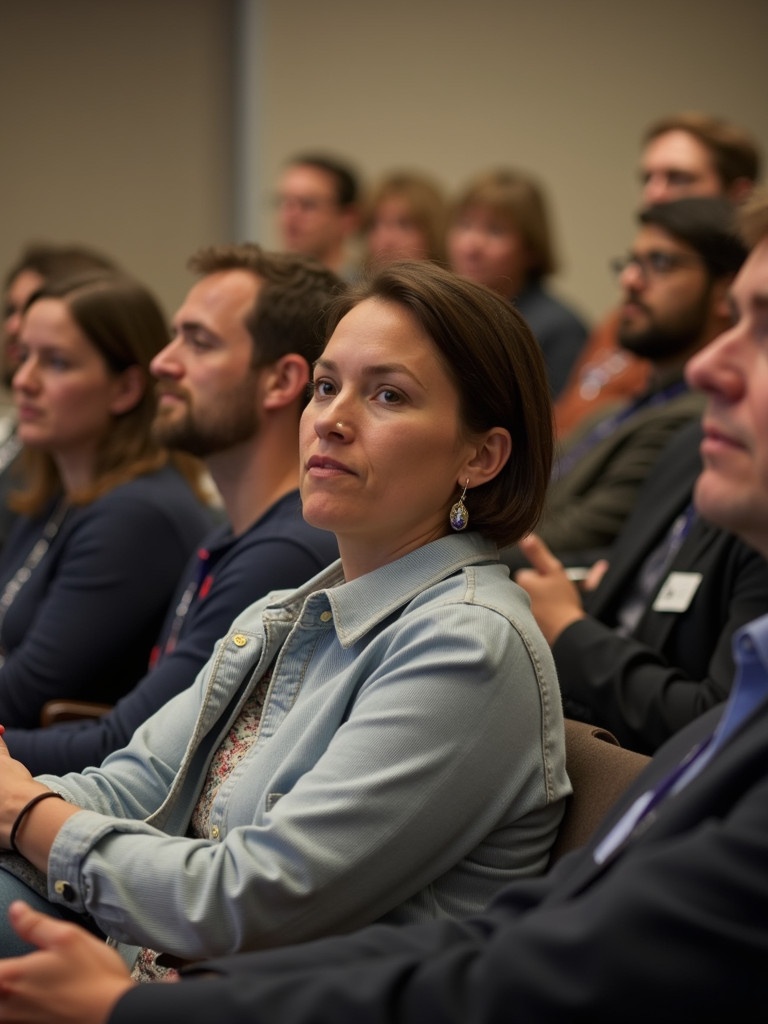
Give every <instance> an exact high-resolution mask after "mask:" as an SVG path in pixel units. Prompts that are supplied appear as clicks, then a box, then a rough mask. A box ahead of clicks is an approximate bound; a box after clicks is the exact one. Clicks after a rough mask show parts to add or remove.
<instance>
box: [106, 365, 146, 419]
mask: <svg viewBox="0 0 768 1024" xmlns="http://www.w3.org/2000/svg"><path fill="white" fill-rule="evenodd" d="M112 389H113V393H112V401H111V402H110V406H109V411H110V412H111V413H112V415H113V416H123V415H124V414H125V413H127V412H130V411H131V409H135V408H136V406H137V405H138V404H139V402H140V401H141V400H142V398H143V397H144V394H145V392H146V390H147V374H146V372H145V371H144V370H143V369H142V367H141V366H139V365H138V363H134V364H133V366H129V367H127V369H125V370H121V372H120V373H118V374H117V375H116V376H115V378H114V380H113V382H112Z"/></svg>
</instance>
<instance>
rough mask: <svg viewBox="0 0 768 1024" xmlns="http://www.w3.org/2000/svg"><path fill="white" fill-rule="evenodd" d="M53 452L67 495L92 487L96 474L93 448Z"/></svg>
mask: <svg viewBox="0 0 768 1024" xmlns="http://www.w3.org/2000/svg"><path fill="white" fill-rule="evenodd" d="M51 454H52V458H53V461H54V462H55V463H56V468H57V469H58V471H59V477H60V479H61V484H62V487H63V489H64V493H65V494H66V495H68V496H69V495H72V494H76V493H77V492H78V491H82V490H85V489H86V488H87V487H90V485H91V484H92V483H93V481H94V477H95V475H96V454H95V452H94V451H93V449H92V448H89V449H88V450H87V451H85V450H79V451H76V452H75V451H69V452H52V453H51Z"/></svg>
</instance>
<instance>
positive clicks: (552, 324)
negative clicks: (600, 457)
mask: <svg viewBox="0 0 768 1024" xmlns="http://www.w3.org/2000/svg"><path fill="white" fill-rule="evenodd" d="M448 257H449V260H450V264H451V267H452V268H453V270H455V271H456V272H457V273H458V274H461V276H462V277H466V278H467V279H468V280H470V281H475V282H477V283H478V284H484V285H486V286H487V287H488V288H491V289H492V290H493V291H495V292H497V293H498V294H499V295H501V296H503V297H504V298H505V299H509V300H510V302H514V304H515V308H516V309H517V310H518V312H519V313H520V314H521V315H522V316H523V317H524V318H525V320H526V321H527V323H528V325H529V327H530V328H531V330H532V331H533V333H534V335H535V336H536V340H537V341H538V343H539V345H540V346H541V350H542V352H543V354H544V362H545V363H546V367H547V375H548V377H549V386H550V391H551V393H552V395H553V396H557V395H558V394H559V393H560V390H561V389H562V387H563V385H564V384H565V381H566V379H567V377H568V374H569V373H570V370H571V367H572V366H573V364H574V362H575V360H576V358H577V356H578V355H579V352H580V351H581V348H582V346H583V344H584V341H585V340H586V337H587V327H586V324H585V323H584V321H583V320H582V319H581V317H580V316H579V315H578V314H577V313H576V312H574V310H572V309H571V308H570V307H569V306H567V305H566V304H565V303H564V302H562V301H561V300H560V299H558V298H555V296H554V295H552V294H551V293H550V292H549V291H548V290H547V289H546V287H545V285H544V282H545V280H546V278H547V277H549V276H550V275H551V274H554V273H555V272H556V271H557V269H558V260H557V256H556V254H555V244H554V239H553V237H552V229H551V224H550V214H549V210H548V209H547V203H546V200H545V198H544V192H543V190H542V187H541V185H539V183H538V182H536V181H535V180H534V179H533V178H532V177H531V176H530V175H528V174H523V173H522V172H520V171H517V170H511V169H509V170H506V169H502V170H497V171H489V172H487V173H485V174H481V175H479V176H478V177H476V178H475V179H474V180H472V181H471V182H469V184H468V185H466V187H465V188H464V189H463V190H462V191H461V192H460V193H459V195H458V197H457V199H456V201H455V203H454V204H453V210H452V216H451V223H450V227H449V230H448Z"/></svg>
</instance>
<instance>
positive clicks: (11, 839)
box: [8, 789, 64, 857]
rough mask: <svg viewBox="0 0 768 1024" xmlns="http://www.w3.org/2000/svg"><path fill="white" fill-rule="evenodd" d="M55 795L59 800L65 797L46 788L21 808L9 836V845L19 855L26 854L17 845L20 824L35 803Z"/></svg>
mask: <svg viewBox="0 0 768 1024" xmlns="http://www.w3.org/2000/svg"><path fill="white" fill-rule="evenodd" d="M51 796H55V797H56V798H57V799H58V800H63V799H64V797H63V796H62V795H61V793H54V791H53V790H52V789H46V791H45V792H44V793H38V794H37V796H33V797H32V799H31V800H29V801H27V803H25V804H24V806H23V807H22V808H21V810H20V811H19V813H18V814H17V815H16V821H14V823H13V825H11V834H10V836H9V838H8V845H9V846H10V848H11V849H12V850H13V852H14V853H18V854H19V856H22V857H23V856H24V855H23V854H22V853H21V851H20V850H19V848H18V846H17V845H16V834H17V832H18V831H19V826H20V825H21V823H22V821H23V820H24V817H25V815H27V814H29V812H30V811H31V810H32V808H33V807H34V806H35V804H39V803H40V801H41V800H47V799H48V797H51Z"/></svg>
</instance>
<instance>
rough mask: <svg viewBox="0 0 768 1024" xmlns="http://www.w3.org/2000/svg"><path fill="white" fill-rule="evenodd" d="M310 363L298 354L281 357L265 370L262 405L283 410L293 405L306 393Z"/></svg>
mask: <svg viewBox="0 0 768 1024" xmlns="http://www.w3.org/2000/svg"><path fill="white" fill-rule="evenodd" d="M308 383H309V363H308V362H307V361H306V359H305V358H304V357H303V356H300V355H299V354H298V353H297V352H289V353H288V354H287V355H285V356H281V357H280V359H278V360H277V362H276V363H273V364H272V366H268V367H266V369H265V370H264V378H263V380H262V382H261V391H262V394H263V396H264V397H263V401H262V405H263V407H264V408H265V409H282V408H284V407H285V406H287V405H292V404H293V403H294V402H295V401H296V400H297V399H298V398H300V397H301V396H302V395H304V394H305V393H306V389H307V384H308Z"/></svg>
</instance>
